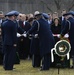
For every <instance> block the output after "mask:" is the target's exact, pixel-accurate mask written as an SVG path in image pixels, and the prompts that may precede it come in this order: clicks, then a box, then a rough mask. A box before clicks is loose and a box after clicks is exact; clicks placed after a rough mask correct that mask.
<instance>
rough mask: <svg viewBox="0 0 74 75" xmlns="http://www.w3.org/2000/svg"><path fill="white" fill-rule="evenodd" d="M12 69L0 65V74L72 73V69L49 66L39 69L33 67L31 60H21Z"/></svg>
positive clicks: (47, 74) (50, 74)
mask: <svg viewBox="0 0 74 75" xmlns="http://www.w3.org/2000/svg"><path fill="white" fill-rule="evenodd" d="M14 67H15V68H16V69H14V70H13V71H5V70H4V69H3V66H2V65H1V66H0V75H74V69H68V68H65V69H59V74H58V69H57V68H50V70H48V71H40V70H39V68H33V67H32V63H31V60H21V62H20V64H17V65H15V66H14Z"/></svg>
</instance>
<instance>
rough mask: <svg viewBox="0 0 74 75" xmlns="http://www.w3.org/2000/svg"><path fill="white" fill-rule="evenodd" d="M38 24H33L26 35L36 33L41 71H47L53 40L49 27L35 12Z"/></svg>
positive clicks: (39, 14) (40, 15)
mask: <svg viewBox="0 0 74 75" xmlns="http://www.w3.org/2000/svg"><path fill="white" fill-rule="evenodd" d="M35 16H36V18H37V21H38V22H39V25H40V26H38V23H37V22H35V23H34V25H33V26H32V28H31V29H30V30H29V31H28V32H27V35H29V34H31V33H33V32H36V31H37V30H38V28H39V31H38V36H39V46H40V55H41V57H42V67H41V69H40V70H41V71H42V70H49V68H50V59H51V58H50V52H51V49H52V48H53V47H54V38H53V35H52V32H51V30H50V26H49V24H48V22H47V21H46V20H45V19H44V18H43V17H42V14H41V13H39V12H37V13H35Z"/></svg>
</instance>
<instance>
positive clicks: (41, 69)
mask: <svg viewBox="0 0 74 75" xmlns="http://www.w3.org/2000/svg"><path fill="white" fill-rule="evenodd" d="M47 70H49V69H43V68H40V71H47Z"/></svg>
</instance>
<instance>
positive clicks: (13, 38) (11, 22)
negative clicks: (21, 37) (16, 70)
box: [2, 11, 24, 70]
mask: <svg viewBox="0 0 74 75" xmlns="http://www.w3.org/2000/svg"><path fill="white" fill-rule="evenodd" d="M18 14H19V13H18V12H17V11H11V12H9V13H7V14H6V16H7V17H8V20H6V21H4V22H3V23H2V38H3V40H2V41H3V53H4V58H3V67H4V69H5V70H13V66H14V63H15V58H16V57H15V55H16V46H17V31H18V32H20V33H21V34H22V33H24V31H23V30H22V29H21V28H20V27H18V24H17V23H16V21H15V20H16V18H17V16H18Z"/></svg>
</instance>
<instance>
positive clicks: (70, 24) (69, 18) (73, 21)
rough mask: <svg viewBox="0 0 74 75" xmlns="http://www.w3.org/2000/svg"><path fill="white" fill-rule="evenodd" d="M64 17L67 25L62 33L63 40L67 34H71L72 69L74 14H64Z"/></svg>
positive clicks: (73, 56)
mask: <svg viewBox="0 0 74 75" xmlns="http://www.w3.org/2000/svg"><path fill="white" fill-rule="evenodd" d="M64 16H66V24H65V26H64V28H63V30H62V31H61V36H60V37H61V38H63V36H64V35H65V34H66V33H69V40H70V44H71V54H70V55H71V58H73V66H72V68H74V34H73V32H74V18H73V16H74V13H72V12H68V13H66V14H64Z"/></svg>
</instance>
